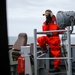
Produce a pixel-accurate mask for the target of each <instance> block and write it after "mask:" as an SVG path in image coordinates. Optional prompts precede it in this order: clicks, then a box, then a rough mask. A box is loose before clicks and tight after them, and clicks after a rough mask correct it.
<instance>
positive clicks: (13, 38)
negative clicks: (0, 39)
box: [8, 36, 34, 45]
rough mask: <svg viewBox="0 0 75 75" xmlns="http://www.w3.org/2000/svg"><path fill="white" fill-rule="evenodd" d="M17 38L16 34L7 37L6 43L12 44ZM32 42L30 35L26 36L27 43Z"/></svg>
mask: <svg viewBox="0 0 75 75" xmlns="http://www.w3.org/2000/svg"><path fill="white" fill-rule="evenodd" d="M17 39H18V37H16V36H10V37H8V44H9V45H13V44H14V43H15V42H16V40H17ZM33 42H34V39H33V37H31V36H30V37H28V40H27V44H30V43H33Z"/></svg>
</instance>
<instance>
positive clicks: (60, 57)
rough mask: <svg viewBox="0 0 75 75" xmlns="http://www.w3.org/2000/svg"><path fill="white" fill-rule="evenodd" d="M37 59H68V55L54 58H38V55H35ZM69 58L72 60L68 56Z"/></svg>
mask: <svg viewBox="0 0 75 75" xmlns="http://www.w3.org/2000/svg"><path fill="white" fill-rule="evenodd" d="M37 59H38V60H43V59H44V60H46V59H47V60H52V59H53V60H54V59H68V57H56V58H38V57H37ZM70 60H72V58H70Z"/></svg>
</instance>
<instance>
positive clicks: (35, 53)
mask: <svg viewBox="0 0 75 75" xmlns="http://www.w3.org/2000/svg"><path fill="white" fill-rule="evenodd" d="M36 32H37V30H36V29H34V75H37V41H36V38H37V34H36Z"/></svg>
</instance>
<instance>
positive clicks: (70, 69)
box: [67, 27, 72, 75]
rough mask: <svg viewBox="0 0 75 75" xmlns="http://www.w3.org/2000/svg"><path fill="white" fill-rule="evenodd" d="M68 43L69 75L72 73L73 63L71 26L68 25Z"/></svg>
mask: <svg viewBox="0 0 75 75" xmlns="http://www.w3.org/2000/svg"><path fill="white" fill-rule="evenodd" d="M67 43H68V47H67V50H68V56H67V57H68V71H67V73H68V75H72V63H71V60H70V58H71V40H70V27H67Z"/></svg>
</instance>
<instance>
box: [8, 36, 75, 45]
mask: <svg viewBox="0 0 75 75" xmlns="http://www.w3.org/2000/svg"><path fill="white" fill-rule="evenodd" d="M17 38H18V37H16V36H10V37H8V44H9V45H13V44H14V43H15V42H16V40H17ZM30 43H34V37H31V36H30V37H28V40H27V44H30ZM71 44H75V37H71Z"/></svg>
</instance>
